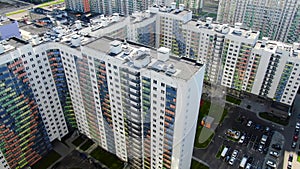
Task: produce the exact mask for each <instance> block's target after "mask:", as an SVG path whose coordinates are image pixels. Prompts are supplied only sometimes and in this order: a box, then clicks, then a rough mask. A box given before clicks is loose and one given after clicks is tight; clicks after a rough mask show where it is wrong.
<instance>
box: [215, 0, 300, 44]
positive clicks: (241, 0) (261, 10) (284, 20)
mask: <svg viewBox="0 0 300 169" xmlns="http://www.w3.org/2000/svg"><path fill="white" fill-rule="evenodd" d="M299 13H300V1H299V0H282V1H279V0H269V1H267V0H260V1H255V0H220V1H219V8H218V15H217V21H218V22H219V23H223V24H231V25H234V24H235V23H236V22H240V23H243V24H244V25H245V26H247V27H249V28H251V29H252V30H256V31H260V32H261V33H260V38H262V37H269V38H270V39H272V40H278V41H282V42H289V43H293V42H299V40H300V33H299V32H300V23H299V16H300V15H299Z"/></svg>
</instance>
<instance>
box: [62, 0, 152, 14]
mask: <svg viewBox="0 0 300 169" xmlns="http://www.w3.org/2000/svg"><path fill="white" fill-rule="evenodd" d="M65 3H66V9H69V10H72V11H76V12H82V13H86V12H92V13H99V14H105V15H112V14H113V13H119V14H121V15H130V14H132V13H134V12H136V11H144V10H147V9H148V7H149V5H150V0H126V1H125V0H66V1H65Z"/></svg>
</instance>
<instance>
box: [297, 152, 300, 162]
mask: <svg viewBox="0 0 300 169" xmlns="http://www.w3.org/2000/svg"><path fill="white" fill-rule="evenodd" d="M297 161H298V162H300V151H298V155H297Z"/></svg>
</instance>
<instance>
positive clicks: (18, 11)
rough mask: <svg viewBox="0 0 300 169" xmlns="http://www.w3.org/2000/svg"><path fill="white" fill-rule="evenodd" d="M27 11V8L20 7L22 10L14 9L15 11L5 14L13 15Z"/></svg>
mask: <svg viewBox="0 0 300 169" xmlns="http://www.w3.org/2000/svg"><path fill="white" fill-rule="evenodd" d="M26 11H27V9H20V10H17V11H13V12H9V13H6V14H5V15H6V16H11V15H15V14H19V13H23V12H26Z"/></svg>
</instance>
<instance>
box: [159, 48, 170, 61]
mask: <svg viewBox="0 0 300 169" xmlns="http://www.w3.org/2000/svg"><path fill="white" fill-rule="evenodd" d="M169 57H170V49H168V48H165V47H160V48H159V49H158V50H157V58H158V60H160V61H163V62H165V61H167V60H168V59H169Z"/></svg>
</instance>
